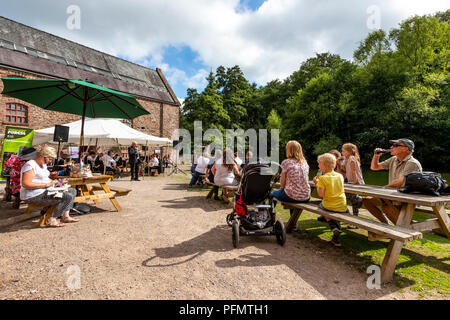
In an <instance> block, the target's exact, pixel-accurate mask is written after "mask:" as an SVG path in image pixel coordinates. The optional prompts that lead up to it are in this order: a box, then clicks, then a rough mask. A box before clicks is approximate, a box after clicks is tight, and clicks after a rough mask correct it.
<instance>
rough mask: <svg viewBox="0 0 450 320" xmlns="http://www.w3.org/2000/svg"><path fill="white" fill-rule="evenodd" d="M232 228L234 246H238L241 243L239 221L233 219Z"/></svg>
mask: <svg viewBox="0 0 450 320" xmlns="http://www.w3.org/2000/svg"><path fill="white" fill-rule="evenodd" d="M231 230H232V232H231V233H232V236H233V247H235V248H237V247H238V245H239V223H238V222H237V221H233V224H232V226H231Z"/></svg>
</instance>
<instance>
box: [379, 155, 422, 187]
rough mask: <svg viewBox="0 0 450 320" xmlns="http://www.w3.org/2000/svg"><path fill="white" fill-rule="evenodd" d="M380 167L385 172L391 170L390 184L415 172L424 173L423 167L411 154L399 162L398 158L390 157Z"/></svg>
mask: <svg viewBox="0 0 450 320" xmlns="http://www.w3.org/2000/svg"><path fill="white" fill-rule="evenodd" d="M380 166H381V167H382V168H383V169H385V170H389V184H391V183H392V182H394V181H395V180H397V179H398V178H400V177H401V176H405V175H407V174H408V173H411V172H414V171H419V172H422V165H421V164H420V162H419V161H418V160H417V159H415V158H414V157H413V156H412V155H411V154H410V155H408V156H407V157H406V158H405V159H403V161H399V160H398V159H397V157H396V156H393V157H390V158H389V159H387V160H385V161H383V162H380Z"/></svg>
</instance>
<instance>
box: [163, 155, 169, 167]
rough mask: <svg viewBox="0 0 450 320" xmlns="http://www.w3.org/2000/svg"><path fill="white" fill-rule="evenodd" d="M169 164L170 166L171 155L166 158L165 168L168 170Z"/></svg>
mask: <svg viewBox="0 0 450 320" xmlns="http://www.w3.org/2000/svg"><path fill="white" fill-rule="evenodd" d="M169 164H170V154H166V155H165V156H164V166H165V167H166V168H168V167H169Z"/></svg>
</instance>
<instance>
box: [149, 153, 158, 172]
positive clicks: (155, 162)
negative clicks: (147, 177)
mask: <svg viewBox="0 0 450 320" xmlns="http://www.w3.org/2000/svg"><path fill="white" fill-rule="evenodd" d="M150 167H151V168H155V169H157V168H158V167H159V160H158V158H157V157H156V156H155V155H154V154H153V155H152V157H151V158H150Z"/></svg>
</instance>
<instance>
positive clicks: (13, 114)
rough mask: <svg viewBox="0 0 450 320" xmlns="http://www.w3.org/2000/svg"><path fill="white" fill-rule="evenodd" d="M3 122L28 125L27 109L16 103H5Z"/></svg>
mask: <svg viewBox="0 0 450 320" xmlns="http://www.w3.org/2000/svg"><path fill="white" fill-rule="evenodd" d="M5 121H6V122H13V123H28V107H27V106H24V105H22V104H18V103H7V104H6V112H5Z"/></svg>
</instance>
